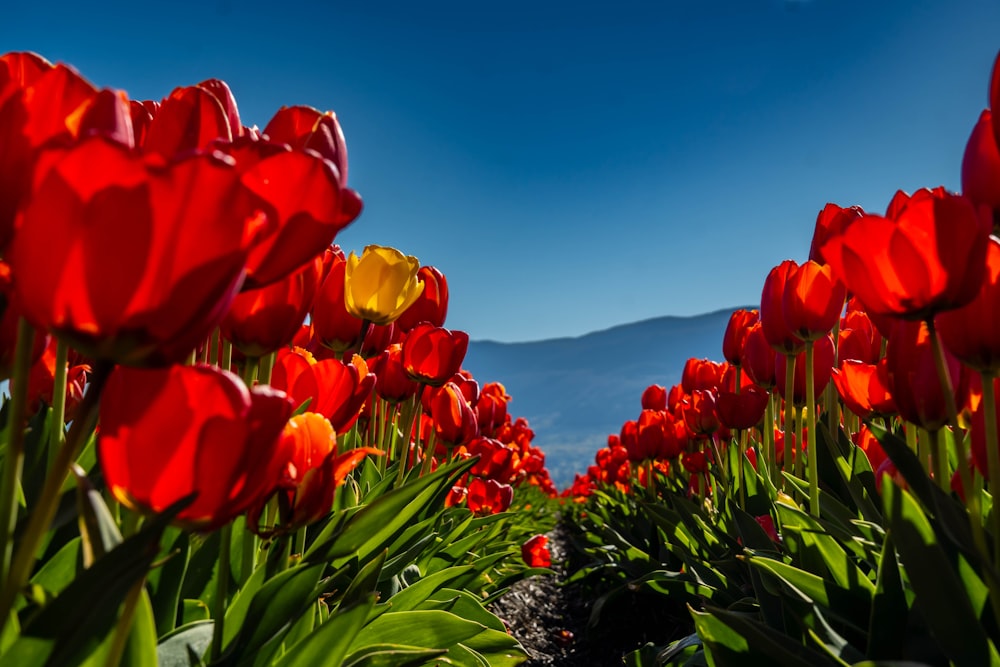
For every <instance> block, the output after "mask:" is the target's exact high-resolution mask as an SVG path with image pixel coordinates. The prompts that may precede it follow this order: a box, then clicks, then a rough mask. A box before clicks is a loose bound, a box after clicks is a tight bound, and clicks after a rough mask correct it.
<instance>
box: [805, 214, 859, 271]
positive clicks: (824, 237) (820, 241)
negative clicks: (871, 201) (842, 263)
mask: <svg viewBox="0 0 1000 667" xmlns="http://www.w3.org/2000/svg"><path fill="white" fill-rule="evenodd" d="M864 214H865V212H864V210H863V209H862V208H861V207H860V206H850V207H848V208H842V207H840V206H837V205H836V204H827V205H826V206H824V207H823V210H822V211H820V212H819V215H818V216H816V229H815V231H814V232H813V238H812V244H811V245H810V246H809V259H810V260H812V261H814V262H817V263H819V264H826V263H827V261H826V259H825V258H824V257H823V245H824V244H826V242H827V241H828V240H830V239H831V238H832V237H834V236H840V235H841V234H843V233H844V230H845V229H847V227H848V225H850V224H851V223H852V222H854V221H855V220H857V219H858V218H860V217H861V216H863V215H864Z"/></svg>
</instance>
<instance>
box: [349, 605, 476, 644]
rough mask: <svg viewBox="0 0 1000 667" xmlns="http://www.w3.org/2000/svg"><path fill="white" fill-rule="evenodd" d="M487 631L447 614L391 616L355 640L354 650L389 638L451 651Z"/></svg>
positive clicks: (409, 612)
mask: <svg viewBox="0 0 1000 667" xmlns="http://www.w3.org/2000/svg"><path fill="white" fill-rule="evenodd" d="M485 629H486V628H485V627H484V626H482V625H480V624H479V623H475V622H472V621H467V620H465V619H463V618H459V617H458V616H455V615H454V614H449V613H448V612H445V611H436V610H428V611H422V610H413V611H401V612H388V613H386V614H382V615H381V616H379V617H378V618H377V619H375V620H374V621H373V622H371V623H369V624H368V625H366V626H365V627H364V628H363V629H362V630H361V632H359V633H358V635H357V636H356V637H355V638H354V642H353V643H352V645H351V649H352V650H357V649H359V648H361V647H363V646H366V645H368V644H376V643H379V641H381V640H382V639H384V638H386V637H392V639H393V641H394V642H398V643H400V644H403V645H405V646H420V647H423V648H437V649H447V648H450V647H452V646H454V645H456V644H458V643H460V642H463V641H465V640H467V639H471V638H472V637H475V636H476V635H478V634H479V633H480V632H482V631H483V630H485Z"/></svg>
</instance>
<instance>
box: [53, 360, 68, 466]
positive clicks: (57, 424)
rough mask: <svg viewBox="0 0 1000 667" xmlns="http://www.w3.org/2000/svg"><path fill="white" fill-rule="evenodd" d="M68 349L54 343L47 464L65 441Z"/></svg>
mask: <svg viewBox="0 0 1000 667" xmlns="http://www.w3.org/2000/svg"><path fill="white" fill-rule="evenodd" d="M68 357H69V348H68V347H67V345H66V343H64V342H62V341H61V340H60V341H56V374H55V378H54V379H53V382H52V417H51V422H50V423H51V424H52V428H51V430H50V431H49V464H51V463H52V462H53V459H54V458H55V455H56V452H57V451H59V448H60V447H62V445H63V442H65V441H66V376H67V374H68V371H69V369H68V364H67V358H68Z"/></svg>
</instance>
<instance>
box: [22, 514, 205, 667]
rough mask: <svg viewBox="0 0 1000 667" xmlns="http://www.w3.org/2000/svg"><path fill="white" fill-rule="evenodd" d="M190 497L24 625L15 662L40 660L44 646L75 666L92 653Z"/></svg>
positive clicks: (52, 659) (49, 655)
mask: <svg viewBox="0 0 1000 667" xmlns="http://www.w3.org/2000/svg"><path fill="white" fill-rule="evenodd" d="M192 499H193V496H190V497H188V498H186V499H184V500H182V501H180V502H178V503H176V504H175V505H173V506H172V507H171V508H170V509H169V510H168V511H166V512H164V513H163V514H160V515H158V516H156V517H154V518H153V519H150V520H148V521H147V522H146V523H145V525H144V526H143V527H142V529H141V530H140V531H139V532H138V533H136V534H135V535H133V536H131V537H129V538H128V539H126V540H125V541H123V542H122V543H121V544H120V545H118V546H117V547H115V548H114V549H112V550H111V551H110V552H108V553H107V554H106V555H105V556H104V557H103V558H101V559H100V560H98V561H97V562H95V563H94V564H93V565H91V566H90V567H89V568H87V569H85V570H83V571H82V572H80V573H79V575H77V577H76V578H75V579H74V580H73V582H72V583H70V584H69V585H68V586H67V587H66V588H65V589H64V590H63V591H62V592H61V593H60V594H59V596H58V597H57V598H56V599H55V600H54V601H53V602H52V603H51V604H49V605H48V606H46V607H45V608H44V609H42V610H41V611H40V612H38V613H37V614H36V615H35V616H33V617H32V618H31V620H30V621H28V623H27V624H26V625H25V626H24V628H23V629H22V634H21V638H20V639H18V640H17V641H16V642H15V643H14V645H13V646H12V647H11V649H10V651H9V652H8V653H7V654H5V655H4V658H5V660H8V661H9V662H10V664H34V663H33V662H31V661H32V660H34V659H35V658H29V657H28V656H36V657H37V656H38V655H39V651H40V650H41V651H42V652H43V653H44V654H45V656H46V664H49V665H71V664H75V663H77V662H78V661H79V660H81V659H82V658H83V656H86V655H88V654H89V653H91V652H92V651H93V650H94V649H95V648H96V647H97V646H98V645H100V644H101V642H102V641H103V639H104V638H105V637H106V636H107V634H108V633H109V632H110V631H111V629H112V628H113V627H114V625H115V623H116V621H117V620H118V610H119V607H120V606H121V602H122V601H123V600H124V599H125V596H126V595H127V593H128V591H129V590H130V589H131V588H132V586H134V585H135V584H136V583H137V582H139V581H141V580H142V579H143V578H144V577H145V576H146V573H147V572H148V571H149V567H150V565H151V564H152V563H153V560H154V559H155V558H156V555H157V553H159V551H160V547H159V540H160V536H161V535H162V534H163V530H164V528H165V527H166V525H167V523H169V522H170V521H171V520H172V519H173V517H174V516H175V515H176V514H177V512H179V511H180V510H181V509H182V508H183V507H185V506H186V505H187V504H189V503H190V502H191V500H192Z"/></svg>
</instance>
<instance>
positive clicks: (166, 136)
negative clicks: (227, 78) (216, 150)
mask: <svg viewBox="0 0 1000 667" xmlns="http://www.w3.org/2000/svg"><path fill="white" fill-rule="evenodd" d="M223 100H225V102H226V104H227V105H228V106H229V109H227V108H225V107H224V106H223ZM230 113H232V114H233V115H234V118H233V119H232V120H231V118H230ZM234 121H235V123H234ZM240 128H241V126H240V122H239V112H238V111H237V110H236V100H235V99H234V98H233V94H232V92H231V91H230V90H229V86H227V85H226V84H225V83H224V82H222V81H219V80H218V79H212V80H210V81H209V82H205V84H199V85H197V86H184V87H182V88H175V89H174V90H173V91H171V93H170V95H169V96H168V97H167V98H166V99H164V100H163V101H162V102H160V103H159V105H157V107H156V113H155V115H152V116H151V119H150V121H149V125H148V127H147V128H146V129H145V131H144V133H143V143H142V149H143V151H144V152H145V153H146V154H147V155H151V156H155V157H156V158H158V159H159V160H161V161H164V162H168V161H170V160H173V159H175V158H178V157H181V156H183V155H184V154H185V153H187V152H190V151H199V150H200V151H206V150H210V149H211V147H212V145H213V144H214V143H215V142H219V141H221V142H225V143H229V142H230V141H232V139H233V136H235V135H237V134H239V132H240Z"/></svg>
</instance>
